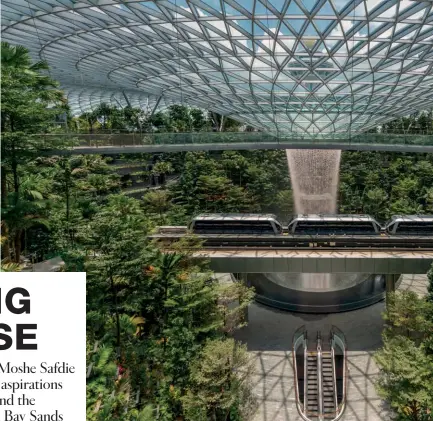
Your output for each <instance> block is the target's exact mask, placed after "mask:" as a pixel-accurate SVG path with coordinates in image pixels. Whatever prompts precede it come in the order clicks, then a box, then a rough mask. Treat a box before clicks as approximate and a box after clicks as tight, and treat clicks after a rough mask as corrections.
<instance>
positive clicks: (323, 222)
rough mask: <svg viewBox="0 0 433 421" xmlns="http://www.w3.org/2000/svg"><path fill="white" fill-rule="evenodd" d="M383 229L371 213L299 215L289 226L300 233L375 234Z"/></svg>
mask: <svg viewBox="0 0 433 421" xmlns="http://www.w3.org/2000/svg"><path fill="white" fill-rule="evenodd" d="M381 229H382V227H381V226H380V224H379V223H378V222H377V221H376V220H375V219H374V218H372V217H371V216H369V215H297V216H295V217H294V218H293V219H292V220H291V221H290V222H289V227H288V231H289V234H299V235H375V234H380V232H381Z"/></svg>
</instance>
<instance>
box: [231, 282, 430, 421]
mask: <svg viewBox="0 0 433 421" xmlns="http://www.w3.org/2000/svg"><path fill="white" fill-rule="evenodd" d="M426 285H427V277H426V276H425V275H405V276H404V277H403V279H402V281H401V283H400V285H399V289H402V290H407V289H410V290H414V291H416V292H418V293H419V294H425V291H426ZM383 310H384V302H381V303H377V304H375V305H372V306H370V307H367V308H364V309H361V310H355V311H351V312H346V313H338V314H329V315H312V314H301V313H289V312H283V311H278V310H274V309H271V308H269V307H265V306H261V305H258V304H252V305H251V307H250V310H249V324H248V326H247V327H246V328H244V329H243V330H242V331H240V332H238V333H237V335H236V336H237V338H238V339H241V340H242V341H244V342H245V343H247V344H248V349H249V350H250V352H251V353H252V354H253V355H254V359H255V361H256V374H255V376H254V385H255V391H256V395H257V401H258V409H257V413H256V415H255V417H254V420H253V421H298V420H299V421H300V420H301V417H300V416H299V415H298V412H297V409H296V400H295V389H294V376H293V367H292V364H293V363H292V355H291V352H290V349H291V341H292V336H293V333H294V332H295V330H296V329H297V328H299V327H300V326H302V325H305V326H306V327H307V330H308V332H311V334H310V337H311V335H314V336H315V332H316V331H317V330H320V331H321V332H322V334H323V333H328V332H329V330H330V328H331V326H332V325H335V326H337V327H338V328H340V329H341V330H342V331H343V332H344V334H345V335H346V340H347V343H348V349H349V352H348V364H349V380H348V395H347V406H346V411H345V413H344V415H343V417H342V418H341V420H343V421H379V420H387V419H388V415H387V410H386V408H385V407H384V405H383V402H382V401H381V399H380V398H379V397H378V396H377V394H376V391H375V388H374V381H375V378H376V377H377V372H378V369H377V366H376V365H375V363H374V360H373V358H372V355H373V352H374V350H375V349H377V348H378V347H379V346H380V344H381V330H382V325H383V322H382V317H381V313H382V312H383Z"/></svg>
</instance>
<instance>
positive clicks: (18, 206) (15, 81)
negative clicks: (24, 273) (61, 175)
mask: <svg viewBox="0 0 433 421" xmlns="http://www.w3.org/2000/svg"><path fill="white" fill-rule="evenodd" d="M1 59H2V60H1V78H2V86H1V93H2V104H1V131H2V144H1V152H2V153H1V156H2V157H1V159H2V162H1V200H2V203H1V206H2V212H3V213H6V214H7V215H12V214H13V213H14V212H16V213H22V212H23V209H24V208H26V207H27V205H28V203H27V204H26V203H20V201H21V200H23V198H24V197H25V196H26V195H25V194H21V192H20V189H21V185H22V181H21V175H22V174H21V169H22V167H23V166H25V165H26V164H28V163H29V162H31V161H32V160H34V159H35V158H36V157H37V156H38V155H39V154H40V152H41V150H43V149H46V148H48V147H55V146H57V147H60V146H62V145H63V144H64V140H59V139H58V138H56V137H50V138H49V139H50V141H49V143H48V142H47V140H46V138H45V136H44V135H41V133H44V132H45V133H46V132H49V131H50V130H51V131H52V130H54V129H55V127H56V124H55V123H54V121H55V118H56V116H57V115H58V114H60V113H62V112H64V110H65V100H64V97H63V93H62V92H61V91H59V90H58V89H57V83H56V82H55V81H54V80H52V79H51V78H50V77H49V76H47V75H46V74H44V73H43V72H44V71H45V70H47V69H48V66H47V64H46V63H45V62H42V61H41V62H37V63H34V64H32V63H31V60H30V56H29V53H28V50H27V49H25V48H24V47H22V46H16V47H13V46H11V45H9V44H7V43H5V42H2V44H1ZM6 219H8V220H9V222H8V221H6ZM5 221H6V222H5V223H4V224H3V226H2V228H3V236H4V237H6V238H7V241H6V242H5V247H4V248H3V253H4V256H5V257H6V258H10V249H9V246H10V242H11V239H10V237H9V229H10V227H9V224H10V221H11V219H10V218H9V217H8V218H5ZM19 234H20V230H19V229H18V230H15V240H14V242H15V257H14V258H15V261H17V262H18V261H19V254H20V252H21V250H19V249H18V247H19V246H20V241H19V239H18V235H19Z"/></svg>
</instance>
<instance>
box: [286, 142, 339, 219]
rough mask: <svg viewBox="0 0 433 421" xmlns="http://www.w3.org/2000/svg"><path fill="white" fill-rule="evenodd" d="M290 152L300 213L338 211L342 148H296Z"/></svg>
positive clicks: (289, 159)
mask: <svg viewBox="0 0 433 421" xmlns="http://www.w3.org/2000/svg"><path fill="white" fill-rule="evenodd" d="M286 154H287V161H288V163H289V171H290V178H291V181H292V189H293V197H294V201H295V211H296V213H301V214H312V213H327V214H335V213H337V191H338V175H339V168H340V157H341V151H332V150H331V151H328V150H316V149H314V150H307V149H305V150H304V149H294V150H287V151H286Z"/></svg>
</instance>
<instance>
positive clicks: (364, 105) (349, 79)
mask: <svg viewBox="0 0 433 421" xmlns="http://www.w3.org/2000/svg"><path fill="white" fill-rule="evenodd" d="M2 37H3V40H4V41H8V42H10V43H12V44H22V45H24V46H26V47H27V48H29V50H30V52H31V54H32V56H33V57H34V59H38V60H40V59H43V60H46V61H47V62H48V63H49V65H50V68H51V69H50V73H51V75H52V77H53V78H55V79H57V80H59V81H60V83H61V85H62V87H63V88H64V89H65V91H66V92H67V95H68V97H69V101H70V104H71V107H72V109H73V111H74V112H81V111H86V110H87V109H89V108H92V107H94V106H95V105H96V104H98V103H100V102H101V101H104V102H111V103H113V104H117V105H120V106H124V105H126V104H127V103H128V102H129V103H130V104H131V105H133V106H140V107H149V108H153V107H155V106H164V105H165V106H166V105H170V104H172V103H183V104H188V105H193V106H199V107H203V108H206V109H209V110H212V111H216V112H219V113H222V114H225V115H230V116H231V117H233V118H235V119H238V120H241V121H245V122H247V123H249V124H251V125H253V126H255V127H258V128H264V129H267V130H270V131H282V132H303V133H308V134H318V133H330V132H332V133H346V132H354V133H356V132H360V131H363V130H366V129H368V128H370V127H373V126H376V125H377V124H380V123H381V122H384V121H388V120H391V119H393V118H395V117H398V116H400V115H406V114H408V113H410V112H413V111H416V110H419V109H426V108H429V107H431V106H433V95H432V89H433V3H432V2H431V1H412V0H350V1H348V0H317V1H316V0H238V1H235V0H151V1H137V0H83V1H79V0H2Z"/></svg>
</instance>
